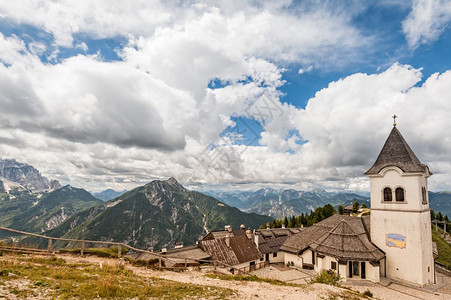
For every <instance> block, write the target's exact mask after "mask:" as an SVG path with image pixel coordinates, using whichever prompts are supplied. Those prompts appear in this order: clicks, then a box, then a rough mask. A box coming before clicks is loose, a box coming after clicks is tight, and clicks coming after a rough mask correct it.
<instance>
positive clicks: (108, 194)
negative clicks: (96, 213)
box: [91, 189, 128, 201]
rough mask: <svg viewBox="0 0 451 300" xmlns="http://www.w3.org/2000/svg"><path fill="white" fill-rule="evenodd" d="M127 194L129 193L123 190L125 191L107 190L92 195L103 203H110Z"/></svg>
mask: <svg viewBox="0 0 451 300" xmlns="http://www.w3.org/2000/svg"><path fill="white" fill-rule="evenodd" d="M126 192H128V191H127V190H123V191H115V190H113V189H107V190H104V191H101V192H98V193H91V194H92V195H93V196H94V197H96V198H97V199H100V200H102V201H108V200H112V199H114V198H117V197H119V196H122V195H123V194H125V193H126Z"/></svg>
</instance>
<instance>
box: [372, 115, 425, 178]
mask: <svg viewBox="0 0 451 300" xmlns="http://www.w3.org/2000/svg"><path fill="white" fill-rule="evenodd" d="M395 124H396V123H394V126H393V129H392V131H391V132H390V135H389V136H388V138H387V141H386V142H385V144H384V147H382V150H381V152H380V154H379V156H378V157H377V159H376V162H375V163H374V165H373V166H372V167H371V168H370V169H369V170H368V171H366V173H365V175H375V174H378V173H379V172H380V171H381V170H382V169H383V168H385V167H398V168H400V169H401V170H402V171H403V172H404V173H425V174H427V176H429V175H432V174H431V173H430V172H429V168H428V166H426V165H424V164H422V163H421V162H420V160H419V159H418V158H417V157H416V155H415V153H413V151H412V149H411V148H410V146H409V145H408V144H407V142H406V140H405V139H404V138H403V136H402V135H401V132H399V130H398V129H397V128H396V125H395Z"/></svg>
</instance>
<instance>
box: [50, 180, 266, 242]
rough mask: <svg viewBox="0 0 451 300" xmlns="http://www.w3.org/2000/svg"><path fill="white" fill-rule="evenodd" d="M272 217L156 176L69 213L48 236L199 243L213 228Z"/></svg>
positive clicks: (254, 225) (262, 221)
mask: <svg viewBox="0 0 451 300" xmlns="http://www.w3.org/2000/svg"><path fill="white" fill-rule="evenodd" d="M270 221H272V218H271V217H268V216H263V215H258V214H255V213H245V212H242V211H240V210H239V209H237V208H235V207H231V206H229V205H227V204H224V203H223V202H220V201H218V200H216V199H215V198H213V197H211V196H207V195H204V194H202V193H199V192H195V191H189V190H187V189H185V188H184V187H183V186H182V185H181V184H180V183H179V182H178V181H177V180H176V179H175V178H170V179H168V180H165V181H160V180H155V181H152V182H150V183H148V184H146V185H144V186H141V187H137V188H135V189H133V190H131V191H129V192H127V193H125V194H123V195H122V196H120V197H118V198H116V199H113V200H110V201H108V202H106V203H104V204H103V205H100V206H95V207H92V208H90V209H87V210H84V211H82V212H79V213H76V214H74V215H72V216H71V217H70V218H68V219H67V220H66V221H65V222H64V223H62V224H61V225H60V226H58V227H56V228H54V229H53V230H50V231H48V232H47V234H48V235H49V236H63V237H67V238H77V239H92V240H105V241H118V242H124V243H126V244H129V245H131V246H134V247H138V248H162V247H168V246H169V247H171V246H174V244H175V243H176V242H183V243H184V244H185V245H186V244H194V243H195V242H196V241H197V240H198V239H199V238H201V237H202V236H203V235H205V234H206V233H207V232H209V231H211V230H219V229H224V226H225V225H231V226H232V227H234V228H239V226H240V225H241V224H242V223H244V224H245V226H248V227H251V228H258V227H259V226H260V225H262V224H265V223H266V222H270Z"/></svg>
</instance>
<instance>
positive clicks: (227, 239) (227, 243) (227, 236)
mask: <svg viewBox="0 0 451 300" xmlns="http://www.w3.org/2000/svg"><path fill="white" fill-rule="evenodd" d="M225 243H226V245H227V247H230V235H229V234H226V237H225Z"/></svg>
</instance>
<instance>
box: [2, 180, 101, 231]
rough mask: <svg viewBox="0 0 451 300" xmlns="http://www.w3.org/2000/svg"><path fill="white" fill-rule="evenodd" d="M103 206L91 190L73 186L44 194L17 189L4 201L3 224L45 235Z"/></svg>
mask: <svg viewBox="0 0 451 300" xmlns="http://www.w3.org/2000/svg"><path fill="white" fill-rule="evenodd" d="M100 203H102V201H100V200H98V199H96V198H94V197H93V196H92V195H91V194H90V193H89V192H88V191H86V190H84V189H79V188H74V187H72V186H70V185H66V186H64V187H62V188H60V189H57V190H55V191H51V192H48V193H44V194H43V195H36V194H34V193H31V192H30V191H27V190H13V191H11V192H10V194H9V195H7V197H6V198H4V199H1V200H0V224H1V225H2V226H5V227H10V228H14V229H18V230H23V231H28V232H45V231H47V230H50V229H53V228H55V227H56V226H58V225H60V224H61V223H62V222H64V221H65V220H66V219H67V218H68V217H70V216H71V215H72V214H74V213H76V212H79V211H82V210H84V209H87V208H89V207H92V206H95V205H99V204H100Z"/></svg>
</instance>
